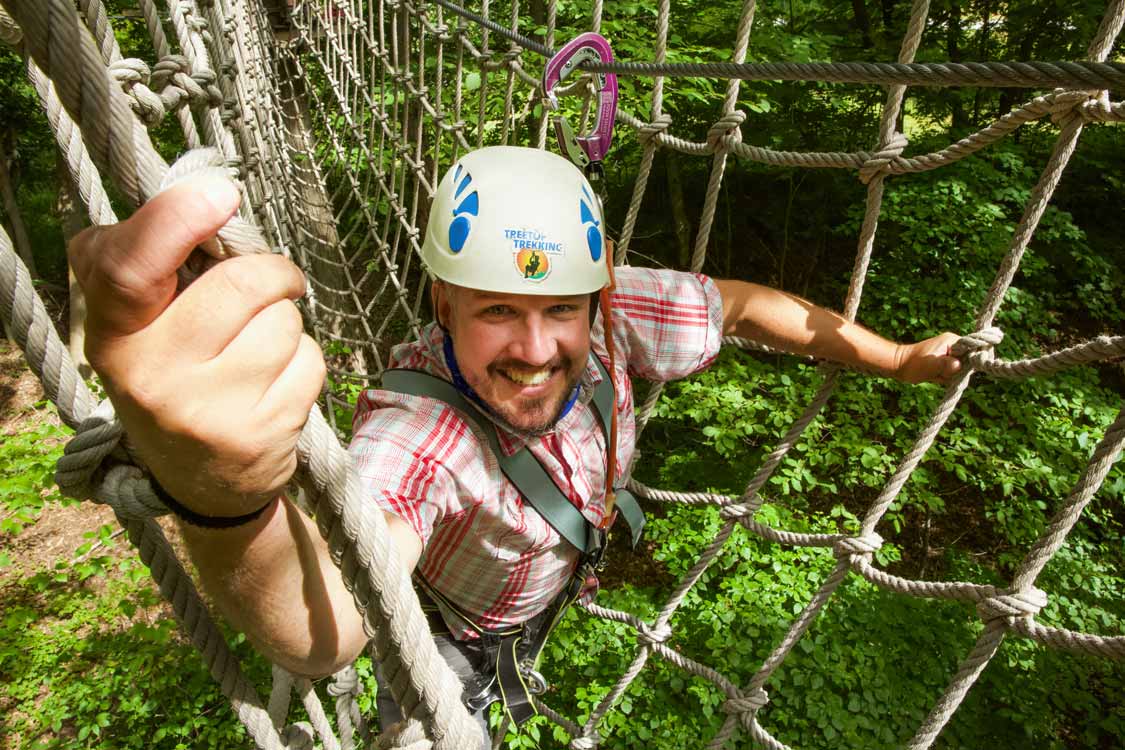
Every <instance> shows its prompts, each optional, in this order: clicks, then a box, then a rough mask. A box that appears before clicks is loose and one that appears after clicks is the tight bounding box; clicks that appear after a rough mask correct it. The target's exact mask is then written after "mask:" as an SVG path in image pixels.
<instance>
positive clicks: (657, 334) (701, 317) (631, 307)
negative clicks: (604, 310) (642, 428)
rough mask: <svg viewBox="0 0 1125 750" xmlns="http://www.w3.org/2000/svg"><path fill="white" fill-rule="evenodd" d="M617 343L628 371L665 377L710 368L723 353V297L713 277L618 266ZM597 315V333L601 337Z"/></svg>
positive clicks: (658, 378)
mask: <svg viewBox="0 0 1125 750" xmlns="http://www.w3.org/2000/svg"><path fill="white" fill-rule="evenodd" d="M615 276H616V282H617V284H616V289H615V290H614V293H613V299H612V305H613V329H614V345H615V346H616V347H617V350H618V351H619V352H623V353H624V354H625V356H626V358H627V360H628V367H629V375H631V376H633V377H641V378H645V379H646V380H654V381H658V382H665V381H668V380H676V379H678V378H683V377H687V376H688V375H691V374H693V373H696V372H699V371H700V370H703V369H705V368H707V367H708V366H709V365H710V364H711V363H712V362H714V361H715V357H717V356H718V354H719V348H720V347H721V346H722V337H723V303H722V298H721V297H720V295H719V290H718V287H716V286H715V282H714V281H712V280H711V279H710V278H709V277H707V276H704V275H702V274H694V273H684V272H682V271H671V270H660V269H653V268H637V267H632V266H622V267H620V268H617V269H616V270H615ZM600 328H601V318H600V317H599V318H598V323H597V327H596V330H595V338H596V339H600V338H601V337H602V332H601V330H600Z"/></svg>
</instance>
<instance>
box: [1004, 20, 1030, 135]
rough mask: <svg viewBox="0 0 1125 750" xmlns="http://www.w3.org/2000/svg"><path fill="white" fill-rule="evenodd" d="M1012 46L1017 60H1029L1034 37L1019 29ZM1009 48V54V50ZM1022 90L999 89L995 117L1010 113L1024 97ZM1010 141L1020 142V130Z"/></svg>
mask: <svg viewBox="0 0 1125 750" xmlns="http://www.w3.org/2000/svg"><path fill="white" fill-rule="evenodd" d="M1011 40H1012V45H1011V47H1015V48H1016V49H1017V50H1018V52H1017V53H1016V58H1015V59H1017V60H1030V59H1031V53H1032V50H1033V49H1034V48H1035V37H1034V35H1033V32H1032V31H1031V30H1030V29H1020V30H1018V31H1017V32H1016V33H1014V34H1013V35H1012V37H1011ZM1011 47H1010V48H1009V52H1010V50H1011ZM1026 93H1027V92H1026V91H1025V90H1024V89H1000V111H999V113H997V117H999V116H1002V115H1004V114H1005V113H1007V112H1009V111H1011V109H1012V108H1013V107H1015V106H1016V105H1017V104H1019V102H1020V101H1021V99H1022V97H1024V96H1025V95H1026ZM1012 140H1013V141H1015V142H1016V143H1019V141H1020V130H1016V132H1015V133H1013V134H1012Z"/></svg>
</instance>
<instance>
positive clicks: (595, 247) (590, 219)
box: [578, 186, 602, 263]
mask: <svg viewBox="0 0 1125 750" xmlns="http://www.w3.org/2000/svg"><path fill="white" fill-rule="evenodd" d="M582 192H583V194H584V195H585V198H583V197H579V198H578V215H579V218H580V219H581V221H582V224H583V226H586V244H587V246H589V248H590V258H591V260H593V261H594V262H595V263H596V262H598V261H599V260H601V259H602V232H601V230H600V229H599V228H598V227H599V225H600V223H601V222H599V221H598V220H597V219H595V218H594V211H593V209H591V208H590V204H589V203H587V202H586V199H587V198H589V199H590V200H591V201H592V200H593V198H590V194H589V193H587V192H586V187H585V186H583V187H582Z"/></svg>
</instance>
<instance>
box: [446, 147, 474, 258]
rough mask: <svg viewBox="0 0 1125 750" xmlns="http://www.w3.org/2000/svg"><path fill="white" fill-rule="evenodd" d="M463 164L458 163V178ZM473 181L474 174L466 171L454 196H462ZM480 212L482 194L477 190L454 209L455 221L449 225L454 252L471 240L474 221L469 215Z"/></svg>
mask: <svg viewBox="0 0 1125 750" xmlns="http://www.w3.org/2000/svg"><path fill="white" fill-rule="evenodd" d="M460 174H461V165H457V173H456V175H455V176H454V179H455V180H456V179H457V178H458V177H460ZM472 181H473V177H472V175H470V174H469V173H468V172H466V173H465V177H464V179H462V180H461V182H460V184H458V185H457V191H456V192H455V193H454V196H453V197H454V198H458V197H460V196H461V194H462V193H463V192H465V189H466V188H468V187H469V184H470V183H471V182H472ZM479 213H480V196H479V195H478V194H477V191H476V190H474V191H473V192H471V193H469V194H468V195H467V196H465V199H464V200H462V201H461V202H460V203H459V204H458V205H457V208H455V209H453V221H452V223H450V225H449V249H450V251H452V252H454V253H459V252H461V251H462V250H463V249H464V248H465V243H466V242H468V240H469V232H470V231H471V230H472V228H473V224H472V221H470V219H469V216H476V215H478V214H479Z"/></svg>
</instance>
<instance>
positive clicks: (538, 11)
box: [531, 0, 547, 26]
mask: <svg viewBox="0 0 1125 750" xmlns="http://www.w3.org/2000/svg"><path fill="white" fill-rule="evenodd" d="M531 20H533V21H535V23H537V24H539V25H540V26H543V25H545V24H546V23H547V2H546V0H531Z"/></svg>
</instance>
